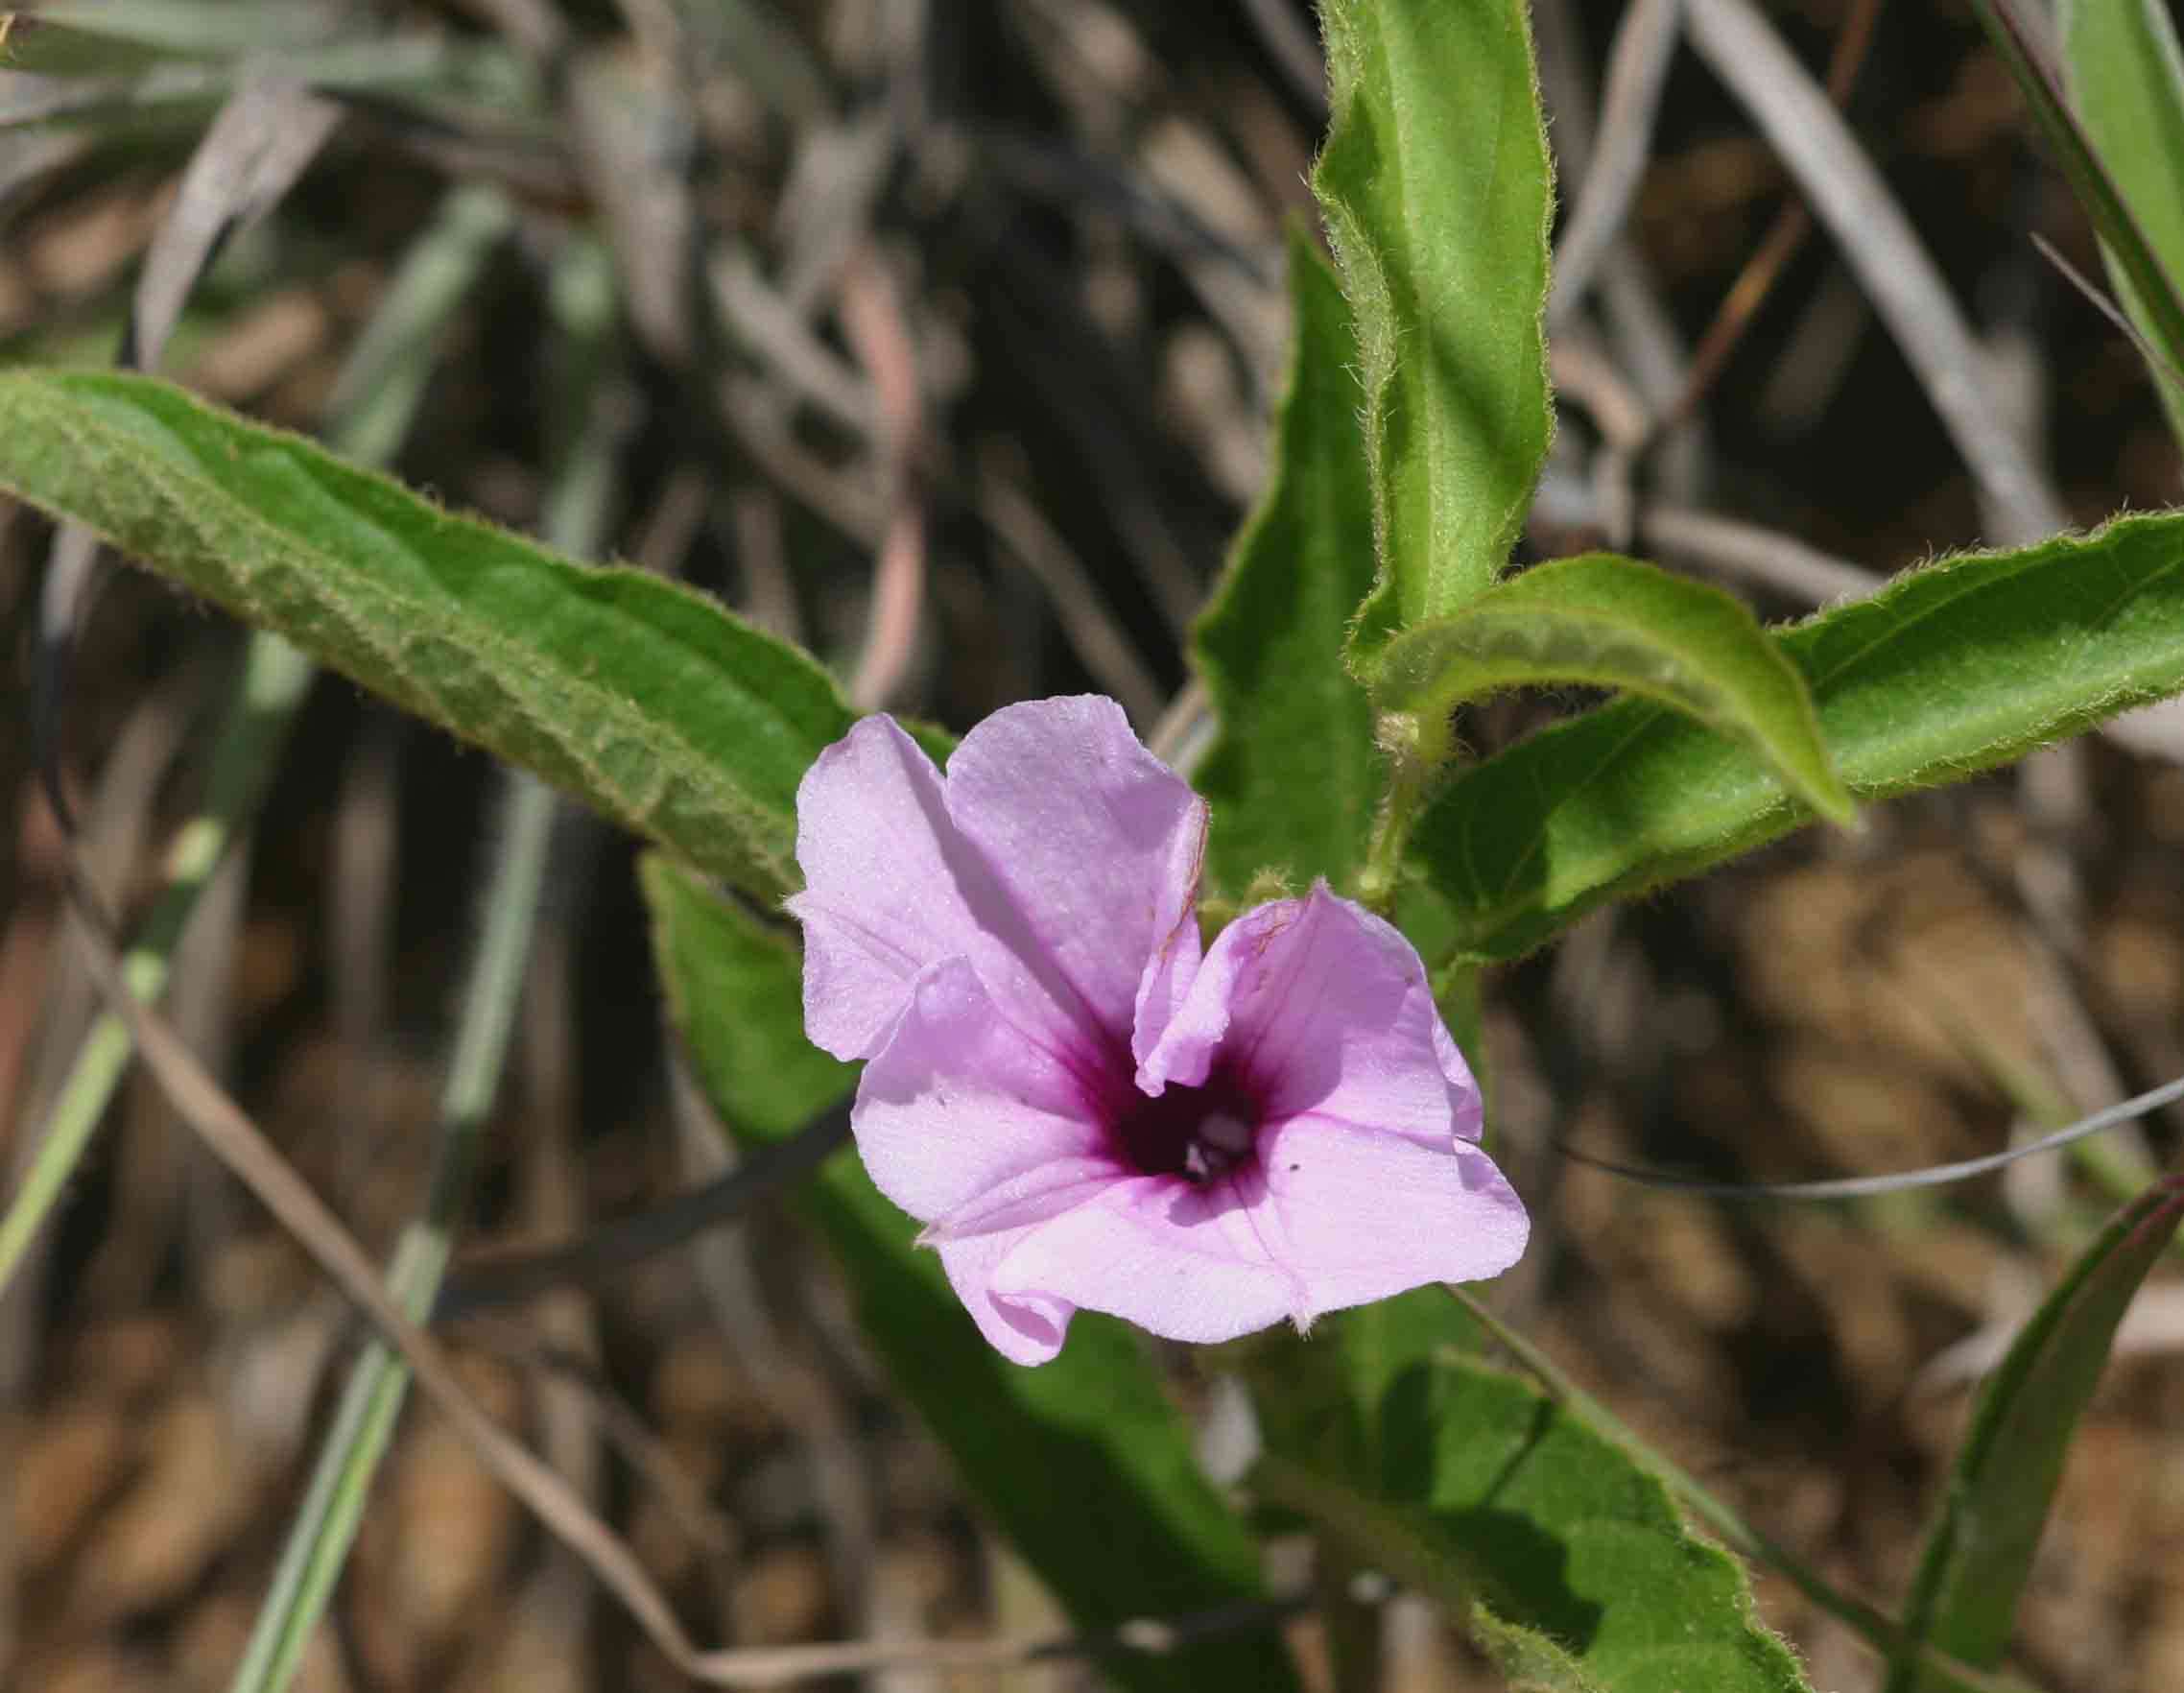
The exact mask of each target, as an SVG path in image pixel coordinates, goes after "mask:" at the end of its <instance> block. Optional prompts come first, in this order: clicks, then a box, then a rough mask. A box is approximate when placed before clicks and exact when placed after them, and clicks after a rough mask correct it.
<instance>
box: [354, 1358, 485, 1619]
mask: <svg viewBox="0 0 2184 1693" xmlns="http://www.w3.org/2000/svg"><path fill="white" fill-rule="evenodd" d="M463 1378H464V1385H465V1386H467V1387H468V1388H469V1389H470V1390H471V1392H472V1393H473V1395H476V1397H477V1398H478V1401H479V1403H480V1404H481V1405H482V1406H483V1407H484V1408H485V1409H486V1410H487V1412H488V1413H489V1414H491V1416H492V1417H493V1418H494V1419H495V1420H496V1421H499V1422H501V1423H502V1424H503V1425H504V1426H505V1425H507V1424H508V1423H510V1422H511V1421H512V1420H513V1419H514V1418H515V1416H516V1415H517V1413H518V1411H519V1410H520V1407H521V1402H522V1394H521V1389H520V1386H519V1385H518V1383H517V1381H516V1379H515V1378H514V1376H513V1375H512V1374H511V1373H510V1372H509V1371H506V1370H503V1369H501V1368H499V1367H498V1366H493V1365H488V1364H486V1363H484V1362H483V1361H481V1360H478V1359H476V1358H474V1357H465V1358H464V1359H463ZM384 1509H385V1512H386V1517H385V1528H386V1533H385V1536H384V1539H383V1540H382V1542H381V1544H380V1546H379V1553H380V1555H379V1556H378V1557H377V1558H375V1559H374V1560H373V1565H374V1567H373V1575H374V1578H375V1581H376V1582H377V1584H378V1585H379V1586H381V1587H382V1589H383V1591H384V1595H385V1597H384V1600H383V1603H384V1605H385V1608H386V1611H387V1613H388V1616H389V1619H390V1621H391V1623H392V1626H393V1628H394V1629H395V1631H396V1632H397V1633H399V1634H400V1635H401V1636H403V1637H404V1638H405V1639H407V1640H409V1641H410V1642H411V1643H412V1645H411V1650H413V1651H415V1652H417V1653H430V1652H433V1651H435V1650H437V1649H438V1648H439V1646H440V1645H441V1644H443V1643H444V1642H446V1641H448V1640H449V1639H451V1638H453V1637H454V1636H455V1635H456V1634H458V1633H461V1632H462V1631H463V1629H465V1628H466V1627H468V1626H469V1623H470V1620H471V1618H472V1617H473V1616H474V1614H475V1612H476V1609H477V1607H479V1606H480V1605H481V1604H483V1603H485V1602H486V1600H487V1597H488V1596H489V1595H490V1593H491V1592H492V1590H493V1588H494V1586H496V1585H497V1584H498V1582H499V1581H500V1580H501V1577H502V1572H503V1571H504V1570H505V1569H506V1567H507V1565H508V1562H509V1559H510V1555H511V1554H512V1553H513V1552H514V1550H515V1546H516V1542H517V1538H518V1536H519V1535H520V1532H521V1529H522V1514H521V1511H520V1508H519V1507H518V1506H517V1505H516V1503H515V1501H514V1500H513V1499H512V1498H511V1497H510V1495H509V1492H508V1490H507V1489H506V1488H504V1487H502V1486H501V1484H500V1483H499V1482H498V1481H496V1480H495V1479H494V1478H493V1476H492V1475H491V1474H490V1473H489V1472H488V1471H487V1469H486V1467H485V1466H484V1465H482V1464H480V1463H479V1462H478V1460H477V1458H476V1456H475V1455H474V1454H473V1453H472V1451H471V1449H470V1446H469V1443H467V1442H466V1441H465V1440H464V1439H463V1436H462V1435H461V1434H459V1433H458V1432H457V1431H456V1430H455V1429H454V1428H452V1427H451V1426H450V1425H449V1424H448V1423H447V1422H445V1421H444V1420H443V1419H439V1418H427V1419H420V1420H419V1422H418V1423H417V1424H416V1425H415V1428H414V1429H413V1431H412V1433H411V1435H410V1438H409V1439H408V1440H407V1441H406V1442H405V1443H403V1445H402V1447H401V1449H400V1450H399V1452H398V1453H397V1454H396V1456H395V1460H394V1463H393V1464H392V1466H391V1473H390V1474H389V1475H388V1477H387V1481H386V1487H385V1497H384Z"/></svg>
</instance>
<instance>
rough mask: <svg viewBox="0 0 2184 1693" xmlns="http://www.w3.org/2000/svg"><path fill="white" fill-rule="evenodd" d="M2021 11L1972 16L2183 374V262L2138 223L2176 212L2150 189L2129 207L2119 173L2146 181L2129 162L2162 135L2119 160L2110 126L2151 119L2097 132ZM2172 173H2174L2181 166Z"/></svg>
mask: <svg viewBox="0 0 2184 1693" xmlns="http://www.w3.org/2000/svg"><path fill="white" fill-rule="evenodd" d="M2022 4H2023V0H1972V10H1973V12H1975V13H1976V14H1977V15H1978V17H1979V20H1980V23H1981V24H1982V26H1983V27H1984V28H1985V30H1986V33H1987V38H1988V39H1989V40H1991V41H1992V42H1993V43H1994V46H1995V51H1996V52H1997V53H1998V54H1999V55H2000V56H2001V58H2002V60H2003V62H2004V63H2005V64H2006V65H2007V66H2008V67H2009V74H2010V75H2011V76H2012V77H2013V78H2014V79H2016V83H2017V87H2018V91H2019V92H2020V93H2022V94H2023V95H2024V96H2025V104H2026V105H2027V106H2028V107H2030V109H2031V112H2032V118H2033V121H2034V122H2035V123H2037V124H2038V125H2039V126H2040V132H2041V134H2042V135H2043V136H2045V137H2046V139H2047V142H2048V146H2049V149H2050V151H2051V152H2053V155H2054V158H2055V163H2056V164H2057V165H2058V166H2059V167H2061V170H2062V173H2063V176H2064V178H2065V179H2067V180H2068V181H2069V183H2070V186H2071V192H2072V193H2073V194H2075V195H2076V196H2077V203H2078V204H2079V205H2080V206H2082V207H2083V208H2084V210H2085V215H2086V216H2087V217H2088V218H2090V219H2091V220H2092V221H2093V227H2094V228H2095V230H2096V231H2098V232H2099V234H2100V236H2101V251H2102V252H2103V253H2104V254H2105V255H2106V257H2107V259H2108V261H2109V263H2110V264H2111V265H2113V266H2114V267H2115V269H2116V271H2117V272H2119V273H2120V274H2121V277H2122V280H2123V282H2124V285H2125V293H2126V298H2127V300H2128V302H2129V303H2130V305H2131V306H2132V308H2133V309H2134V311H2138V312H2143V313H2144V314H2145V317H2144V320H2143V321H2144V322H2145V325H2146V328H2147V331H2148V339H2149V340H2150V341H2151V342H2152V343H2153V345H2154V346H2155V347H2157V348H2158V349H2159V350H2160V351H2161V353H2162V354H2163V355H2164V356H2165V357H2166V358H2167V359H2168V360H2169V362H2170V363H2171V364H2172V365H2176V366H2179V367H2184V296H2180V295H2179V294H2178V292H2177V280H2176V277H2177V274H2178V273H2177V272H2176V270H2175V268H2174V263H2175V256H2176V255H2175V254H2174V253H2173V252H2172V251H2168V250H2157V248H2156V246H2155V244H2154V243H2153V242H2152V241H2150V240H2149V239H2148V230H2147V229H2146V228H2145V227H2143V226H2142V225H2141V224H2140V222H2139V220H2138V217H2137V216H2135V215H2134V213H2135V212H2137V211H2139V210H2142V209H2143V210H2145V211H2147V212H2149V213H2150V212H2153V211H2156V210H2159V211H2161V213H2162V215H2164V216H2165V217H2166V216H2170V215H2172V212H2173V208H2172V207H2156V206H2155V205H2154V204H2153V203H2151V201H2150V199H2148V194H2149V193H2156V194H2157V193H2160V192H2162V191H2163V190H2161V189H2159V188H2158V187H2155V186H2154V185H2153V184H2151V183H2150V182H2148V183H2138V182H2134V184H2133V193H2132V199H2131V201H2128V202H2127V201H2126V200H2125V192H2124V190H2123V189H2122V188H2121V187H2120V186H2119V179H2118V172H2117V169H2116V166H2117V164H2118V163H2119V161H2120V160H2121V162H2125V164H2126V165H2131V166H2134V168H2133V175H2134V177H2136V176H2139V175H2140V174H2141V170H2140V168H2138V167H2143V160H2133V159H2132V158H2131V157H2130V155H2131V154H2133V153H2136V152H2139V151H2141V150H2144V149H2146V148H2149V147H2158V146H2160V145H2161V144H2162V140H2161V136H2160V133H2159V131H2158V128H2157V129H2155V130H2153V131H2148V132H2144V133H2139V134H2137V135H2135V136H2134V137H2132V139H2131V141H2130V142H2129V144H2128V147H2127V149H2126V152H2125V155H2113V154H2112V153H2111V150H2110V144H2109V140H2108V139H2107V138H2104V136H2103V131H2105V130H2106V129H2107V128H2108V126H2109V125H2110V124H2111V123H2112V122H2121V123H2125V124H2130V125H2137V124H2140V123H2143V122H2146V121H2148V116H2149V114H2148V112H2146V111H2145V110H2144V109H2143V108H2142V109H2138V110H2134V111H2132V112H2131V113H2130V114H2129V115H2127V116H2126V115H2125V114H2124V113H2122V112H2119V113H2116V114H2114V117H2113V119H2111V118H2109V117H2107V116H2106V115H2104V116H2103V117H2102V118H2101V119H2100V120H2096V121H2098V122H2099V123H2100V124H2101V129H2098V130H2097V129H2095V128H2093V127H2092V125H2091V124H2089V123H2088V122H2087V121H2086V118H2085V116H2081V113H2080V112H2079V111H2078V110H2077V109H2074V108H2073V107H2072V104H2071V102H2070V100H2069V99H2067V98H2066V97H2065V94H2064V91H2063V76H2062V72H2061V70H2060V69H2059V68H2058V67H2057V65H2056V64H2055V62H2054V59H2053V53H2052V52H2051V50H2050V47H2049V44H2048V42H2047V41H2046V40H2045V39H2044V36H2043V32H2041V31H2040V29H2039V28H2038V27H2037V25H2036V24H2035V23H2034V20H2032V19H2031V18H2030V17H2028V16H2027V15H2026V14H2025V13H2024V12H2023V11H2022V10H2021V8H2022ZM2109 68H2110V69H2113V68H2114V67H2113V66H2110V67H2109ZM2089 92H2090V90H2089ZM2102 92H2103V93H2104V94H2106V95H2119V94H2122V93H2124V92H2125V91H2124V90H2121V89H2119V88H2116V87H2113V86H2109V87H2104V88H2103V90H2102ZM2137 92H2138V93H2140V94H2142V95H2143V94H2145V93H2147V92H2148V88H2147V87H2146V86H2145V85H2143V84H2142V85H2141V86H2140V87H2139V88H2138V90H2137ZM2167 169H2168V170H2169V171H2170V172H2173V170H2174V169H2175V166H2174V163H2173V162H2172V163H2171V164H2170V165H2169V166H2168V167H2167ZM2142 200H2145V201H2147V203H2146V204H2145V205H2144V206H2143V207H2142V206H2141V205H2139V204H2138V202H2140V201H2142Z"/></svg>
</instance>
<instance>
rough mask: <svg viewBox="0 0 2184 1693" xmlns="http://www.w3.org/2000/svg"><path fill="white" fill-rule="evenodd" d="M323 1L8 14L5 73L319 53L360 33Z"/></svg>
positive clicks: (177, 0) (1, 34)
mask: <svg viewBox="0 0 2184 1693" xmlns="http://www.w3.org/2000/svg"><path fill="white" fill-rule="evenodd" d="M356 23H357V20H356V17H355V14H354V13H351V12H344V9H343V8H341V7H339V6H332V5H327V4H324V3H323V0H222V3H221V4H219V5H206V4H203V0H43V4H41V5H38V6H36V7H30V8H25V9H23V10H21V11H16V12H4V11H0V70H10V71H38V72H43V73H45V74H47V75H59V76H73V75H102V74H105V73H107V72H111V71H127V70H134V69H138V68H141V67H142V66H143V65H145V64H147V63H150V62H152V61H153V60H158V59H166V58H181V59H220V58H228V57H236V56H241V55H245V54H251V53H277V52H280V51H283V50H285V49H293V48H302V47H315V46H319V45H321V44H323V43H324V42H326V41H327V40H329V39H331V38H333V37H334V36H338V35H340V34H341V33H343V30H344V25H345V26H346V27H347V29H348V30H349V32H350V33H354V32H355V29H356Z"/></svg>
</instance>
